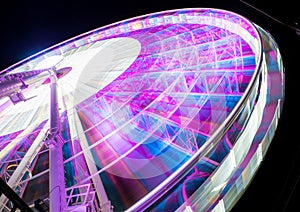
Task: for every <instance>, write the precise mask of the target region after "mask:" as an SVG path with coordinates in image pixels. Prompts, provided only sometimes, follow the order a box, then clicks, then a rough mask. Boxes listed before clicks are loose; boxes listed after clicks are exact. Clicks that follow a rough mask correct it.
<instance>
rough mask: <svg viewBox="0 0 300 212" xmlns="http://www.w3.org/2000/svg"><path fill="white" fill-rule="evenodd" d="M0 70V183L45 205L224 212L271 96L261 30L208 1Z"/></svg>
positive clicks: (266, 42) (275, 73) (274, 68)
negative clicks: (222, 211)
mask: <svg viewBox="0 0 300 212" xmlns="http://www.w3.org/2000/svg"><path fill="white" fill-rule="evenodd" d="M0 73H2V74H1V75H0V88H1V89H0V98H1V99H0V108H1V112H0V159H1V166H0V174H1V178H2V180H4V181H5V182H6V183H7V185H9V186H10V187H11V188H12V189H13V190H14V192H15V193H16V194H18V196H19V197H21V198H22V200H23V201H24V202H25V203H26V204H27V205H29V207H30V208H32V209H33V208H34V207H36V206H34V205H35V203H36V202H37V201H38V200H39V201H40V202H43V203H44V204H45V205H46V206H47V205H49V207H50V210H51V211H79V210H80V211H87V210H88V209H89V210H90V211H130V212H131V211H207V210H209V211H210V210H212V211H218V210H220V209H224V210H230V209H231V208H232V207H233V206H234V204H235V202H236V201H237V200H238V199H239V197H240V196H241V195H242V194H243V192H244V190H245V189H246V188H247V186H248V184H249V182H250V181H251V179H252V177H253V176H254V174H255V172H256V170H257V168H258V167H259V165H260V162H261V161H262V159H263V157H264V155H265V153H266V151H267V149H268V146H269V144H270V142H271V140H272V137H273V135H274V132H275V129H276V126H277V121H278V119H279V116H280V113H281V107H282V101H283V98H284V72H283V65H282V60H281V55H280V52H279V50H278V47H277V44H276V43H275V41H274V40H273V38H272V36H271V35H270V34H268V33H267V32H266V31H264V30H263V29H262V28H260V27H259V26H257V25H255V24H254V23H252V22H250V21H249V20H247V19H246V18H244V17H242V16H240V15H238V14H235V13H232V12H229V11H224V10H219V9H209V8H191V9H179V10H172V11H164V12H159V13H153V14H148V15H144V16H140V17H136V18H132V19H128V20H125V21H121V22H117V23H114V24H111V25H108V26H105V27H101V28H98V29H95V30H93V31H90V32H87V33H85V34H82V35H80V36H78V37H75V38H72V39H70V40H67V41H65V42H62V43H60V44H58V45H55V46H53V47H51V48H48V49H46V50H44V51H42V52H40V53H37V54H36V55H33V56H31V57H29V58H27V59H25V60H23V61H21V62H19V63H17V64H15V65H13V66H11V67H9V68H7V69H6V70H4V71H2V72H0ZM0 207H1V210H3V211H10V210H11V209H12V208H13V207H14V203H13V202H12V201H11V200H10V199H9V198H7V197H6V196H5V195H2V196H1V197H0Z"/></svg>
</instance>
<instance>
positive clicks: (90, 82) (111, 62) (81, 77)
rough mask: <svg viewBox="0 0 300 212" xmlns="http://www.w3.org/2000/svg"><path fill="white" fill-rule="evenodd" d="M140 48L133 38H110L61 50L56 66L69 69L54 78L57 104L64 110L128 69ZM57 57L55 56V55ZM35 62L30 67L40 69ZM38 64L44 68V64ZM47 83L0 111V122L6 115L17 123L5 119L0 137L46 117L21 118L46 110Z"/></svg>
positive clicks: (40, 114) (40, 115)
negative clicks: (66, 72) (27, 96)
mask: <svg viewBox="0 0 300 212" xmlns="http://www.w3.org/2000/svg"><path fill="white" fill-rule="evenodd" d="M140 50H141V44H140V43H139V41H137V40H135V39H133V38H113V39H109V40H104V41H98V42H95V43H93V44H87V45H83V46H80V47H79V48H77V49H76V50H71V51H68V52H64V54H63V55H62V56H63V60H61V61H60V63H59V64H57V65H56V69H60V68H64V67H71V68H72V70H71V71H70V72H69V73H68V74H66V75H65V76H64V77H62V78H61V79H59V80H58V83H59V91H60V95H61V97H62V98H63V99H64V100H63V99H62V98H59V99H58V101H59V105H60V107H62V106H65V107H66V108H64V109H67V110H69V109H71V108H73V107H76V105H77V104H78V103H80V102H82V101H83V100H84V99H86V98H88V97H90V96H91V95H94V94H95V93H97V92H98V91H99V90H101V89H102V88H104V87H105V86H107V85H108V84H109V83H111V82H112V81H114V80H115V79H116V78H117V77H118V76H120V75H121V74H122V73H123V72H124V71H126V70H127V69H128V67H129V66H130V65H131V64H132V63H133V62H134V61H135V60H136V58H137V57H138V55H139V53H140ZM59 57H60V56H59V55H57V58H59ZM53 58H56V56H54V57H53ZM46 60H47V59H45V61H46ZM51 61H52V60H51ZM42 63H43V61H42ZM39 64H41V63H39ZM39 64H38V65H37V66H36V67H35V68H34V69H37V68H40V65H39ZM47 64H48V63H47ZM47 64H46V65H47ZM41 65H43V66H42V67H44V65H45V64H44V63H43V64H41ZM48 86H49V85H48V84H46V85H42V86H40V87H38V88H36V89H34V90H31V91H30V95H33V96H35V97H34V98H33V99H31V100H30V101H26V102H20V103H19V104H17V105H15V106H14V107H13V110H8V111H6V112H5V113H2V114H1V116H0V123H1V120H4V121H5V120H10V118H9V117H14V120H15V122H14V123H16V122H17V123H19V124H14V123H11V124H10V123H7V121H5V122H6V123H7V125H6V127H5V128H3V130H1V131H0V136H1V135H6V134H10V133H14V132H16V131H19V130H23V129H26V128H27V127H28V126H29V125H30V123H41V122H42V121H44V120H46V119H48V118H49V114H48V113H39V115H38V116H34V117H33V119H35V120H32V119H27V120H28V121H24V117H30V116H31V115H30V114H33V113H34V111H41V110H45V111H48V110H49V109H48V107H49V99H48V97H49V95H50V94H49V89H48ZM62 101H64V102H62ZM32 116H33V115H32ZM17 119H18V120H17Z"/></svg>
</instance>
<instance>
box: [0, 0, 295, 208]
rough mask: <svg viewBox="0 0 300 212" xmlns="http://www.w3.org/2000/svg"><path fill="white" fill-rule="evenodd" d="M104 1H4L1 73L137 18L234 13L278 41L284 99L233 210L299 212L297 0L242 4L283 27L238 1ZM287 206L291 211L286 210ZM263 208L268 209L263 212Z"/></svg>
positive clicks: (257, 0)
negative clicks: (193, 10)
mask: <svg viewBox="0 0 300 212" xmlns="http://www.w3.org/2000/svg"><path fill="white" fill-rule="evenodd" d="M103 2H104V1H101V0H98V1H89V0H84V1H80V2H76V1H63V0H61V1H57V2H56V1H30V0H28V1H23V0H19V1H6V2H5V4H2V5H1V7H0V26H1V34H0V70H3V69H5V68H7V67H8V66H10V65H13V64H14V63H16V62H18V61H20V60H22V59H25V58H26V57H28V56H30V55H32V54H35V53H37V52H39V51H41V50H43V49H45V48H48V47H51V46H52V45H55V44H57V43H60V42H63V41H65V40H67V39H69V38H72V37H74V36H77V35H79V34H81V33H84V32H87V31H90V30H93V29H95V28H98V27H101V26H105V25H107V24H111V23H114V22H117V21H121V20H124V19H127V18H131V17H134V16H138V15H144V14H147V13H152V12H159V11H163V10H169V9H179V8H189V7H212V8H221V9H227V10H231V11H233V12H237V13H239V14H241V15H243V16H245V17H247V18H248V19H250V20H252V21H253V22H255V23H256V24H258V25H260V26H262V27H263V28H265V29H266V30H268V31H269V32H270V33H271V34H272V35H273V37H274V38H275V40H276V41H277V43H278V45H279V48H280V51H281V54H282V57H283V63H284V66H285V71H286V87H285V89H286V95H285V101H284V105H283V113H282V117H281V119H280V121H279V127H278V129H277V131H276V134H275V138H274V140H273V142H272V143H271V146H270V148H269V150H268V153H267V155H266V157H265V159H264V161H263V163H262V165H261V167H260V169H259V170H258V172H257V174H256V176H255V178H254V180H253V182H252V183H251V185H250V186H249V188H248V189H247V191H246V192H245V194H244V195H243V197H242V198H241V199H240V201H239V202H238V203H237V205H236V207H235V208H234V209H233V211H256V212H258V211H287V212H288V211H300V206H298V204H297V198H296V197H297V195H298V196H300V182H298V181H297V180H299V174H300V165H299V163H300V145H299V144H300V139H299V137H297V136H298V131H299V130H300V129H299V126H300V124H299V115H298V114H299V112H298V111H299V106H298V104H299V103H298V98H299V96H300V95H299V94H300V89H299V84H300V82H299V83H298V79H299V76H300V74H299V72H300V68H299V67H298V61H299V60H300V58H299V56H300V53H299V49H300V48H299V47H300V35H296V33H295V30H293V29H291V28H290V27H289V26H292V27H297V26H298V25H297V23H298V24H299V26H298V27H300V12H299V7H298V6H297V5H296V4H297V1H295V0H284V1H281V2H280V3H278V2H277V1H274V0H273V1H271V0H267V1H263V0H247V1H246V2H248V3H250V4H251V5H253V6H255V7H256V8H258V9H260V10H262V11H264V12H266V13H268V14H269V15H270V16H272V17H274V18H276V19H278V20H279V21H280V22H283V24H279V23H278V22H277V21H275V20H273V19H271V18H269V17H267V16H266V15H264V14H262V13H260V12H258V11H257V10H254V9H253V8H251V7H249V6H247V5H246V4H243V3H241V2H240V1H238V0H223V1H221V0H193V1H191V0H181V1H174V0H161V1H149V0H144V1H140V2H138V1H126V2H125V1H120V0H118V1H116V0H107V2H105V3H103ZM297 10H298V11H297ZM287 25H289V26H287ZM297 183H298V184H297ZM293 191H294V192H293ZM289 196H291V198H289ZM298 199H299V198H298ZM292 206H293V207H296V209H295V210H291V209H292ZM267 207H270V208H271V209H269V210H265V209H266V208H267ZM284 209H285V210H284Z"/></svg>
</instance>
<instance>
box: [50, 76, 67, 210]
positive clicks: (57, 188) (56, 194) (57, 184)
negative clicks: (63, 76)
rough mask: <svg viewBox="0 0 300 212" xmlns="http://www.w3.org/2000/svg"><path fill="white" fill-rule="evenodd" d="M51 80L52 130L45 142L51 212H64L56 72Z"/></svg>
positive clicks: (64, 201) (64, 197) (62, 165)
mask: <svg viewBox="0 0 300 212" xmlns="http://www.w3.org/2000/svg"><path fill="white" fill-rule="evenodd" d="M50 80H51V81H50V130H49V134H48V136H47V138H46V140H45V142H46V145H48V147H49V169H50V173H49V178H50V188H49V192H50V211H57V212H62V211H64V210H65V208H66V189H65V178H64V163H63V152H62V146H63V139H62V138H61V136H60V122H59V111H58V101H57V99H58V98H57V77H56V74H55V71H51V73H50Z"/></svg>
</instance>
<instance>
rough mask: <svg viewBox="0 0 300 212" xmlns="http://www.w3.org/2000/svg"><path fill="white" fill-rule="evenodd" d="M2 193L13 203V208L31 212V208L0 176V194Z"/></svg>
mask: <svg viewBox="0 0 300 212" xmlns="http://www.w3.org/2000/svg"><path fill="white" fill-rule="evenodd" d="M2 194H4V195H5V196H6V197H7V198H8V199H9V200H10V201H12V203H13V205H14V206H13V210H15V209H20V210H21V211H24V212H33V210H31V208H30V207H29V206H28V205H27V204H26V203H25V202H24V201H23V200H22V199H21V198H20V197H19V196H18V195H17V194H16V193H15V192H14V191H13V190H12V189H11V188H10V187H9V186H8V185H7V184H6V183H5V182H4V180H2V178H0V196H1V195H2Z"/></svg>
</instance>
